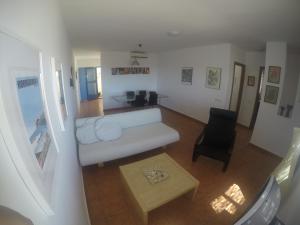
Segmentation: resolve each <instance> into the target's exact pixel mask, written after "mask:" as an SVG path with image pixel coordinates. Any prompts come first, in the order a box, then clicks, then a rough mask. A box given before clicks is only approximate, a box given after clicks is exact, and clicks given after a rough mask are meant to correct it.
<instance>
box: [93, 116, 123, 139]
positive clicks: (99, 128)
mask: <svg viewBox="0 0 300 225" xmlns="http://www.w3.org/2000/svg"><path fill="white" fill-rule="evenodd" d="M95 133H96V136H97V137H98V139H100V140H101V141H112V140H116V139H118V138H119V137H121V135H122V128H121V126H120V124H118V123H117V122H112V121H101V120H98V121H96V124H95Z"/></svg>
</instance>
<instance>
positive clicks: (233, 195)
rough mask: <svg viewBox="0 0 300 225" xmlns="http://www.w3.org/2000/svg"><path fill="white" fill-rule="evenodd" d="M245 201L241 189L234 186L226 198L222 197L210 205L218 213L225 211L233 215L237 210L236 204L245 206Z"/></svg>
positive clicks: (227, 192)
mask: <svg viewBox="0 0 300 225" xmlns="http://www.w3.org/2000/svg"><path fill="white" fill-rule="evenodd" d="M245 201H246V199H245V197H244V195H243V192H242V190H241V188H240V187H239V186H238V185H237V184H233V185H231V186H230V187H229V188H228V189H227V191H225V196H223V195H220V196H219V197H217V198H216V199H214V200H213V201H212V202H211V203H210V205H211V207H212V208H213V210H214V211H215V212H216V213H221V212H223V211H224V210H225V211H227V212H228V213H229V214H231V215H233V214H235V212H236V210H237V206H236V204H235V203H237V204H238V205H243V204H244V203H245Z"/></svg>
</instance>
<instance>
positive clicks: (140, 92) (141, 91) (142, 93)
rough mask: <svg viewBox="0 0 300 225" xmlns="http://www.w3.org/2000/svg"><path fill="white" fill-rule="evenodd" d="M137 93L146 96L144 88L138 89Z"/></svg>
mask: <svg viewBox="0 0 300 225" xmlns="http://www.w3.org/2000/svg"><path fill="white" fill-rule="evenodd" d="M139 95H143V96H146V95H147V91H145V90H139Z"/></svg>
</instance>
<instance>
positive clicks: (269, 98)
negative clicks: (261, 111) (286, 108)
mask: <svg viewBox="0 0 300 225" xmlns="http://www.w3.org/2000/svg"><path fill="white" fill-rule="evenodd" d="M278 94H279V87H276V86H272V85H266V91H265V97H264V102H267V103H271V104H274V105H276V104H277V100H278Z"/></svg>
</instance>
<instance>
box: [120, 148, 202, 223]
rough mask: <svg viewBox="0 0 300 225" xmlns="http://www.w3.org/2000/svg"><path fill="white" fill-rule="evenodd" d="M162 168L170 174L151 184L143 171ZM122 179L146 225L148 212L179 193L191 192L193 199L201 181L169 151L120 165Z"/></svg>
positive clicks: (179, 194) (180, 194)
mask: <svg viewBox="0 0 300 225" xmlns="http://www.w3.org/2000/svg"><path fill="white" fill-rule="evenodd" d="M153 167H159V168H160V169H161V170H163V171H165V172H166V173H167V174H168V175H169V176H168V178H167V179H165V180H163V181H161V182H159V183H155V184H151V183H150V182H149V181H148V179H147V178H146V177H145V176H144V170H145V169H149V168H153ZM120 171H121V174H122V178H123V180H124V183H125V186H126V187H127V189H128V192H129V195H130V197H131V198H132V201H133V203H134V204H135V206H136V209H137V211H138V213H139V215H140V216H141V218H142V220H143V222H144V224H147V223H148V213H149V212H150V211H151V210H153V209H156V208H158V207H160V206H162V205H164V204H165V203H167V202H170V201H171V200H174V199H175V198H178V197H179V196H182V195H184V194H189V195H190V197H191V198H192V199H193V198H194V196H195V194H196V192H197V189H198V186H199V182H198V180H196V179H195V178H194V177H193V176H192V175H190V174H189V173H188V172H187V171H186V170H184V169H183V168H182V167H181V166H180V165H179V164H178V163H177V162H175V161H174V160H173V159H172V158H171V157H169V156H168V155H167V154H166V153H163V154H160V155H157V156H154V157H151V158H148V159H144V160H141V161H137V162H134V163H130V164H128V165H124V166H120Z"/></svg>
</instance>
